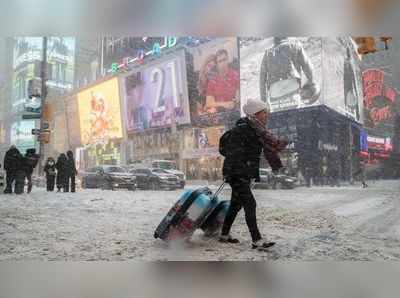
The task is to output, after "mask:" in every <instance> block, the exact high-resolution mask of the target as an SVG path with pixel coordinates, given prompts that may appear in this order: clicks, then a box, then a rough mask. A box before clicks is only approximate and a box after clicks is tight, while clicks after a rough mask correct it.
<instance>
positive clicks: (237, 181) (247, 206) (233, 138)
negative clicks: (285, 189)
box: [219, 100, 288, 249]
mask: <svg viewBox="0 0 400 298" xmlns="http://www.w3.org/2000/svg"><path fill="white" fill-rule="evenodd" d="M243 111H244V113H245V114H246V117H244V118H241V119H239V120H238V121H237V122H236V125H235V126H234V128H233V129H231V130H230V131H228V132H226V133H224V135H223V136H222V137H221V139H220V147H219V151H220V153H221V154H222V155H223V156H225V160H224V164H223V169H222V173H223V177H224V180H225V181H226V182H228V183H229V184H230V186H231V188H232V196H231V203H230V207H229V210H228V212H227V215H226V217H225V221H224V223H223V226H222V231H221V236H220V239H219V241H220V242H227V243H239V240H238V239H236V238H233V237H232V236H231V235H230V230H231V227H232V224H233V222H234V221H235V218H236V216H237V214H238V212H239V211H240V209H241V208H242V207H243V209H244V212H245V218H246V224H247V227H248V229H249V232H250V234H251V238H252V248H257V249H267V248H268V247H270V246H272V245H274V244H275V243H274V242H266V241H265V242H263V240H262V236H261V234H260V231H259V229H258V226H257V217H256V201H255V199H254V196H253V194H252V192H251V188H250V185H251V183H252V180H253V179H255V181H260V155H261V152H263V153H264V156H265V158H266V159H267V161H268V162H269V164H270V166H271V168H272V170H273V172H275V173H276V172H278V171H279V169H280V168H282V167H283V166H282V162H281V160H280V158H279V155H278V153H279V152H280V151H282V150H283V149H284V148H285V147H286V146H287V144H288V143H287V142H286V141H283V140H278V139H276V138H275V137H274V136H273V135H272V134H270V133H269V132H268V131H267V129H266V125H267V120H268V115H269V111H268V109H267V105H266V104H265V103H264V102H262V101H260V100H249V101H248V102H247V103H246V104H245V105H244V107H243Z"/></svg>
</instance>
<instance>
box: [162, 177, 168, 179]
mask: <svg viewBox="0 0 400 298" xmlns="http://www.w3.org/2000/svg"><path fill="white" fill-rule="evenodd" d="M160 178H161V179H163V180H167V179H168V177H160Z"/></svg>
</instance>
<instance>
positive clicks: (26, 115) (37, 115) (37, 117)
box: [22, 114, 41, 120]
mask: <svg viewBox="0 0 400 298" xmlns="http://www.w3.org/2000/svg"><path fill="white" fill-rule="evenodd" d="M40 116H41V115H40V114H25V115H22V119H24V120H27V119H40Z"/></svg>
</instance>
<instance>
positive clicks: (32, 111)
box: [25, 107, 42, 114]
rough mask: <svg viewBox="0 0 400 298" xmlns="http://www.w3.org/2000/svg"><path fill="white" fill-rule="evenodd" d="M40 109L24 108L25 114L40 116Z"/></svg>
mask: <svg viewBox="0 0 400 298" xmlns="http://www.w3.org/2000/svg"><path fill="white" fill-rule="evenodd" d="M41 110H42V109H41V108H40V107H38V108H34V107H25V112H29V113H38V114H40V113H41Z"/></svg>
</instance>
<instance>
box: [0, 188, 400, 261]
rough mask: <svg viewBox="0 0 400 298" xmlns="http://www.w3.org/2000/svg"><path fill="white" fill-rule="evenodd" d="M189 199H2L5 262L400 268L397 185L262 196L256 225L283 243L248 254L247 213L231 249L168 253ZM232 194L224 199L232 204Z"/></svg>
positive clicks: (158, 195) (205, 244)
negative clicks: (173, 214) (170, 219)
mask: <svg viewBox="0 0 400 298" xmlns="http://www.w3.org/2000/svg"><path fill="white" fill-rule="evenodd" d="M181 193H182V191H181V190H180V191H134V192H132V191H124V190H121V191H102V190H82V191H79V192H78V193H75V194H71V193H47V192H46V191H45V190H44V189H40V188H39V189H38V188H37V189H34V191H33V192H32V193H31V194H29V195H28V194H24V195H21V196H16V195H3V194H1V195H0V260H25V261H26V260H61V261H63V260H68V261H84V260H277V259H279V260H313V261H317V260H388V259H390V260H392V259H393V260H400V250H399V249H398V248H399V245H400V195H399V194H400V182H399V181H378V182H376V183H375V184H372V185H370V187H369V188H367V189H362V188H361V187H360V186H359V185H355V186H346V187H340V188H333V187H315V188H297V189H294V190H255V191H254V194H255V197H256V199H257V204H258V209H257V216H258V224H259V228H260V230H261V231H262V233H263V235H264V236H265V237H266V238H268V239H270V240H274V241H276V242H277V245H276V247H275V248H273V249H271V250H270V252H258V251H254V250H252V249H251V248H250V235H249V233H248V231H247V227H246V224H245V220H244V214H243V212H241V213H239V216H238V218H237V220H236V222H235V223H234V226H233V229H232V234H234V235H235V236H237V237H238V238H239V239H240V240H241V243H240V244H238V245H230V244H223V243H219V242H218V241H217V240H216V239H209V238H205V237H203V235H202V232H201V231H198V232H196V233H195V235H194V236H193V237H192V239H191V241H190V242H185V243H177V244H173V245H168V244H166V243H164V242H163V241H161V240H159V239H154V238H153V232H154V229H155V228H156V226H157V225H158V224H159V222H160V221H161V219H162V218H163V217H164V216H165V214H166V213H167V211H168V210H169V209H170V207H171V206H172V205H173V203H174V202H175V201H176V200H177V198H178V197H179V196H180V194H181ZM229 196H230V190H229V189H228V188H227V189H225V190H224V191H223V193H222V194H221V197H222V198H229Z"/></svg>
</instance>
